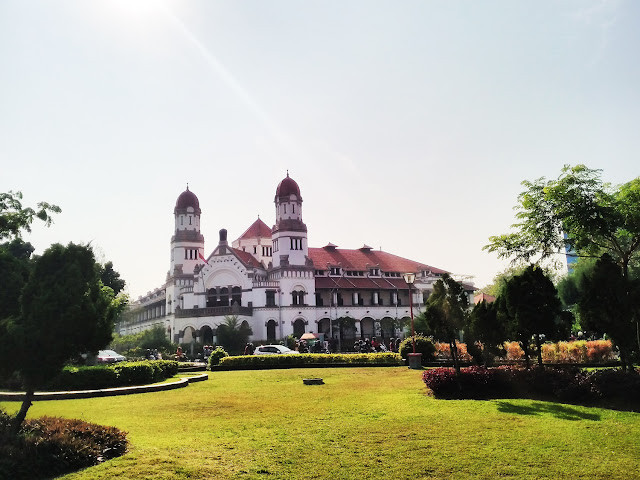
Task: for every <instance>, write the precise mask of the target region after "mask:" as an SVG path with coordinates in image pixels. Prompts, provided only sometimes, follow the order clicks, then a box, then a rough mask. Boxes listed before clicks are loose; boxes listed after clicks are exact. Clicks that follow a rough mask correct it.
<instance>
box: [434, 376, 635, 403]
mask: <svg viewBox="0 0 640 480" xmlns="http://www.w3.org/2000/svg"><path fill="white" fill-rule="evenodd" d="M422 380H423V381H424V382H425V384H426V385H427V387H428V388H429V389H431V390H432V391H433V393H434V395H435V396H436V397H437V398H457V399H480V398H484V399H486V398H514V397H515V398H545V399H551V400H557V401H562V402H577V403H602V402H605V403H609V404H615V405H622V406H626V407H629V406H631V407H633V408H636V409H637V408H640V374H639V373H638V372H637V371H636V372H634V373H625V372H622V371H621V370H610V369H608V370H596V371H593V372H586V371H584V370H579V369H576V368H570V369H560V368H542V369H540V368H534V369H531V370H526V369H523V368H517V367H498V368H484V367H469V368H462V369H460V375H459V376H458V377H456V373H455V370H454V369H453V368H432V369H429V370H426V371H425V372H423V374H422Z"/></svg>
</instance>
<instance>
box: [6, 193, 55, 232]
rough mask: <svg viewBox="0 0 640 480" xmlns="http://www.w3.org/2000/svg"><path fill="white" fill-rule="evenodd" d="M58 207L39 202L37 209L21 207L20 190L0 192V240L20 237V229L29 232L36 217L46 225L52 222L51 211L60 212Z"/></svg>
mask: <svg viewBox="0 0 640 480" xmlns="http://www.w3.org/2000/svg"><path fill="white" fill-rule="evenodd" d="M60 211H61V210H60V207H58V206H56V205H51V204H49V203H47V202H39V203H38V206H37V209H36V210H34V209H33V208H30V207H27V208H23V207H22V192H12V191H9V193H0V240H1V239H3V238H20V236H21V234H22V231H23V230H24V231H26V232H31V224H32V223H33V221H34V220H35V219H36V218H37V219H39V220H42V221H43V222H44V223H45V225H46V226H47V227H48V226H50V225H51V223H52V222H53V217H52V216H51V214H52V213H60Z"/></svg>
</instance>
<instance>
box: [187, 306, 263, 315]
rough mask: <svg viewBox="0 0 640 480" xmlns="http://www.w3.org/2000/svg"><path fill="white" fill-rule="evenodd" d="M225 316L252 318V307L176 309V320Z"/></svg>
mask: <svg viewBox="0 0 640 480" xmlns="http://www.w3.org/2000/svg"><path fill="white" fill-rule="evenodd" d="M225 315H246V316H248V317H251V316H253V307H239V306H237V305H234V306H232V307H206V308H180V309H178V308H176V318H186V317H223V316H225Z"/></svg>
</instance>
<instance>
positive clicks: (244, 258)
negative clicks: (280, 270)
mask: <svg viewBox="0 0 640 480" xmlns="http://www.w3.org/2000/svg"><path fill="white" fill-rule="evenodd" d="M231 250H233V253H235V254H236V257H238V258H239V259H240V261H241V262H242V263H244V264H245V266H247V267H261V268H264V266H263V265H262V264H261V263H260V262H258V260H256V259H255V257H254V256H253V255H251V254H250V253H249V252H245V251H243V250H240V249H239V248H231Z"/></svg>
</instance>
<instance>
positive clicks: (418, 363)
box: [402, 273, 422, 370]
mask: <svg viewBox="0 0 640 480" xmlns="http://www.w3.org/2000/svg"><path fill="white" fill-rule="evenodd" d="M402 277H403V278H404V281H405V282H406V283H407V285H408V286H409V313H410V314H411V342H412V344H413V353H410V354H409V355H408V357H409V368H411V369H414V370H418V369H421V368H422V354H421V353H416V331H415V328H414V326H413V292H412V291H413V282H415V281H416V274H415V273H405V274H404V275H402Z"/></svg>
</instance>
